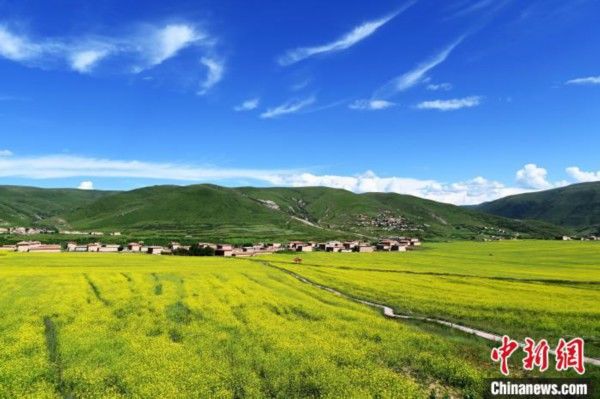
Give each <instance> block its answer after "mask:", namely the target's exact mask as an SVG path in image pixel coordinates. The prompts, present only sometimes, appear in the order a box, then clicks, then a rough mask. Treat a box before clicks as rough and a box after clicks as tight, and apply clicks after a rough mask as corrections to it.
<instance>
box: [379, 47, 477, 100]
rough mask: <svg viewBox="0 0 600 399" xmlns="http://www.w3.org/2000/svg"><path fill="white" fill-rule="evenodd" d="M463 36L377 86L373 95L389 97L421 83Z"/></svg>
mask: <svg viewBox="0 0 600 399" xmlns="http://www.w3.org/2000/svg"><path fill="white" fill-rule="evenodd" d="M464 38H465V37H464V36H461V37H460V38H458V39H457V40H455V41H454V42H453V43H451V44H450V45H448V46H447V47H446V48H444V49H443V50H442V51H440V52H439V53H437V54H435V55H434V56H433V57H431V58H430V59H428V60H427V61H425V62H422V63H421V64H419V65H417V66H416V67H415V68H414V69H412V70H410V71H408V72H406V73H404V74H402V75H400V76H398V77H396V78H394V79H392V80H391V81H389V82H388V83H386V84H385V85H384V86H382V87H381V88H379V89H378V90H377V91H376V92H375V94H374V95H373V97H375V98H389V97H391V96H393V95H394V94H396V93H398V92H402V91H405V90H407V89H410V88H411V87H413V86H415V85H417V84H419V83H421V82H422V81H423V80H424V79H425V77H426V75H427V72H429V71H430V70H432V69H433V68H435V67H436V66H438V65H440V64H441V63H442V62H444V61H446V59H447V58H448V56H449V55H450V54H451V53H452V51H453V50H454V49H455V48H456V46H458V45H459V44H460V43H461V42H462V41H463V40H464Z"/></svg>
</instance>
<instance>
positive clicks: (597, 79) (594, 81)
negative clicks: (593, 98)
mask: <svg viewBox="0 0 600 399" xmlns="http://www.w3.org/2000/svg"><path fill="white" fill-rule="evenodd" d="M565 83H566V84H568V85H582V86H583V85H587V86H593V85H600V76H588V77H587V78H576V79H571V80H567V81H566V82H565Z"/></svg>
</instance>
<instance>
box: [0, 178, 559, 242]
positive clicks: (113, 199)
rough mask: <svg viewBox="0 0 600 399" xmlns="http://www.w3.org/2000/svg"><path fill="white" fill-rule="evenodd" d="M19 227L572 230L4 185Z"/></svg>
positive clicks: (326, 197) (411, 203)
mask: <svg viewBox="0 0 600 399" xmlns="http://www.w3.org/2000/svg"><path fill="white" fill-rule="evenodd" d="M21 208H23V209H21ZM15 224H20V225H25V226H27V225H28V224H29V225H30V226H47V227H48V226H49V227H54V228H56V229H58V230H68V229H74V230H80V231H92V230H93V231H104V232H110V231H122V232H124V233H126V234H127V235H139V234H146V235H148V234H151V235H154V236H161V237H166V236H169V237H172V238H185V237H202V238H206V239H214V240H217V239H221V240H240V241H241V240H259V239H260V240H270V239H273V240H274V239H277V240H286V239H333V238H340V239H343V238H353V237H354V238H364V239H375V238H377V237H382V236H394V235H413V236H419V237H422V238H428V239H435V240H448V239H493V238H499V237H502V238H509V237H515V236H521V237H536V238H550V237H552V236H554V235H557V234H561V233H563V232H564V231H565V230H564V229H562V228H559V227H556V226H553V225H550V224H544V223H540V222H535V221H527V222H522V221H515V220H511V219H507V218H503V217H498V216H494V215H489V214H486V213H482V212H479V211H476V210H472V209H465V208H461V207H458V206H455V205H450V204H444V203H438V202H435V201H431V200H426V199H422V198H418V197H414V196H410V195H402V194H395V193H361V194H356V193H353V192H350V191H347V190H343V189H335V188H327V187H296V188H294V187H292V188H288V187H268V188H257V187H234V188H229V187H221V186H217V185H213V184H198V185H189V186H173V185H158V186H149V187H143V188H139V189H134V190H130V191H81V190H73V189H40V188H35V187H15V186H0V226H7V225H15Z"/></svg>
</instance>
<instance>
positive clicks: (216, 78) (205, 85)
mask: <svg viewBox="0 0 600 399" xmlns="http://www.w3.org/2000/svg"><path fill="white" fill-rule="evenodd" d="M200 63H201V64H202V65H204V66H205V67H206V68H207V70H208V72H207V73H206V78H205V79H204V81H203V82H202V83H200V90H199V91H198V94H199V95H204V94H206V93H207V92H208V91H209V90H210V89H211V88H212V87H213V86H214V85H216V84H217V83H219V82H220V81H221V79H223V73H224V72H225V65H224V64H223V62H221V61H218V60H216V59H214V58H209V57H202V59H201V60H200Z"/></svg>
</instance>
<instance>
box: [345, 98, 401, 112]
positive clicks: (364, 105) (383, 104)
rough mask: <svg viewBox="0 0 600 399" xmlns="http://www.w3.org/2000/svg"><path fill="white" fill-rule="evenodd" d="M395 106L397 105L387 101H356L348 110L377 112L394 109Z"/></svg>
mask: <svg viewBox="0 0 600 399" xmlns="http://www.w3.org/2000/svg"><path fill="white" fill-rule="evenodd" d="M394 105H396V104H395V103H393V102H390V101H387V100H356V101H354V102H353V103H351V104H350V105H348V108H350V109H356V110H369V111H377V110H381V109H386V108H389V107H393V106H394Z"/></svg>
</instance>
